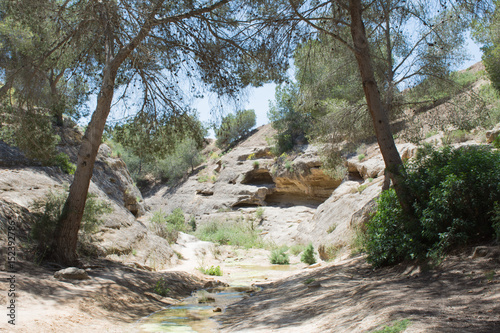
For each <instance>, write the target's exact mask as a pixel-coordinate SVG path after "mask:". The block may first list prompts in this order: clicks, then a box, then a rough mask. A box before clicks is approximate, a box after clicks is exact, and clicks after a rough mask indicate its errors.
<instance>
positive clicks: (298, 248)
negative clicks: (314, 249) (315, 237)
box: [290, 244, 306, 256]
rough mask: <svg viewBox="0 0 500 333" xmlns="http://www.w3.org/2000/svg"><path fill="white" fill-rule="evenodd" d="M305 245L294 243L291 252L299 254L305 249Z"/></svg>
mask: <svg viewBox="0 0 500 333" xmlns="http://www.w3.org/2000/svg"><path fill="white" fill-rule="evenodd" d="M305 248H306V247H305V245H303V244H294V245H292V246H291V247H290V253H291V254H292V255H294V256H296V255H299V254H300V253H301V252H302V251H304V249H305Z"/></svg>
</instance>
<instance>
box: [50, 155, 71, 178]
mask: <svg viewBox="0 0 500 333" xmlns="http://www.w3.org/2000/svg"><path fill="white" fill-rule="evenodd" d="M52 163H53V164H54V165H55V166H58V167H59V168H61V170H62V171H63V172H65V173H67V174H70V175H73V174H74V173H75V171H76V165H74V164H73V163H71V161H70V160H69V156H68V155H66V154H65V153H60V154H57V155H56V156H55V157H54V158H53V159H52Z"/></svg>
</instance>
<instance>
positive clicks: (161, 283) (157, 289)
mask: <svg viewBox="0 0 500 333" xmlns="http://www.w3.org/2000/svg"><path fill="white" fill-rule="evenodd" d="M153 291H154V293H155V294H158V295H160V296H163V297H166V296H168V293H170V288H168V287H167V281H165V280H164V279H163V278H160V280H158V281H157V282H156V284H155V286H154V288H153Z"/></svg>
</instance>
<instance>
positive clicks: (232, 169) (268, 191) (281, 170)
mask: <svg viewBox="0 0 500 333" xmlns="http://www.w3.org/2000/svg"><path fill="white" fill-rule="evenodd" d="M273 133H274V132H273V130H272V128H271V126H270V125H265V126H263V127H261V128H259V129H258V131H256V132H255V133H254V134H253V135H252V136H251V137H250V138H248V139H247V140H245V141H243V142H242V143H241V144H239V145H238V146H236V147H235V148H234V149H233V150H231V151H230V152H228V153H227V154H226V155H224V156H222V157H220V158H217V159H211V160H209V161H208V163H207V165H205V166H204V168H203V169H202V170H200V171H199V172H197V173H194V174H192V175H191V176H190V177H188V178H187V179H186V180H185V181H184V182H183V183H182V184H181V185H180V186H178V187H176V188H173V189H170V188H166V187H165V188H162V189H160V190H159V191H158V192H157V193H156V194H155V195H154V196H152V197H150V198H148V200H147V202H148V205H150V206H151V207H152V210H159V209H162V210H164V211H171V210H173V209H175V208H177V207H181V208H182V209H183V210H184V212H186V213H188V214H193V215H197V216H200V215H203V214H211V213H213V212H214V211H217V210H225V209H237V208H241V207H257V206H269V205H282V206H293V205H310V206H314V207H316V206H318V205H319V204H321V203H322V202H323V201H325V200H326V199H327V198H328V197H329V196H330V195H331V193H332V192H333V190H334V189H335V188H336V187H337V186H338V185H340V183H341V180H339V179H332V178H331V177H329V176H328V175H326V174H325V173H324V172H323V171H322V170H321V161H320V160H319V157H318V154H317V153H316V150H315V148H314V147H311V146H307V145H305V146H303V147H302V150H301V152H300V153H298V154H295V155H294V156H290V157H288V158H287V159H286V161H285V160H284V159H283V158H281V160H280V159H275V158H274V157H273V156H272V155H271V152H270V147H269V145H268V143H267V141H266V140H265V138H266V137H271V136H272V135H273Z"/></svg>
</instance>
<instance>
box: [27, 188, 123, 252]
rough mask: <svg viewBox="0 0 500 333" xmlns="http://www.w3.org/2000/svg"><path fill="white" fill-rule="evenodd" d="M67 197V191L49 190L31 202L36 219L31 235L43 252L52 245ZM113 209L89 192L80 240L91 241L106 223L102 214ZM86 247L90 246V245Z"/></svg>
mask: <svg viewBox="0 0 500 333" xmlns="http://www.w3.org/2000/svg"><path fill="white" fill-rule="evenodd" d="M66 198H67V193H65V192H59V193H54V192H52V191H49V192H48V193H47V194H46V195H45V196H44V197H43V198H41V199H38V200H35V201H34V202H33V203H32V204H31V208H32V209H33V211H34V213H35V217H36V220H35V223H34V225H33V227H32V228H31V233H30V236H31V238H32V239H33V240H34V241H35V242H36V243H37V246H38V248H39V250H41V251H42V252H45V251H46V250H47V249H48V248H49V247H50V246H51V245H52V241H53V239H54V233H55V230H56V226H57V222H58V221H59V217H60V216H61V213H62V210H63V207H64V203H65V202H66ZM112 211H113V210H112V208H111V206H110V205H109V204H108V203H107V202H105V201H102V200H99V199H98V198H97V195H95V194H92V193H89V194H88V195H87V201H86V202H85V210H84V211H83V217H82V222H81V225H80V231H81V233H82V234H81V236H83V237H80V239H79V242H80V243H81V242H91V241H92V239H91V237H90V236H91V235H92V234H93V233H95V232H97V231H98V230H99V227H100V226H101V225H102V224H103V223H104V221H102V219H101V216H102V215H103V214H106V213H111V212H112ZM86 247H87V248H88V246H86ZM42 255H43V253H42Z"/></svg>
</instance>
